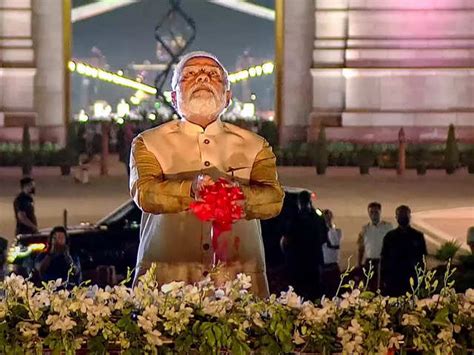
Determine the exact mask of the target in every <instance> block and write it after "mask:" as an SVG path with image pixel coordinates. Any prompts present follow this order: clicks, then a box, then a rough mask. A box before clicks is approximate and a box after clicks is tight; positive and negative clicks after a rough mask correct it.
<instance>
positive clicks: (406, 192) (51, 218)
mask: <svg viewBox="0 0 474 355" xmlns="http://www.w3.org/2000/svg"><path fill="white" fill-rule="evenodd" d="M20 175H21V170H20V168H0V181H1V183H0V211H1V213H0V235H3V236H6V237H8V239H10V240H11V239H12V238H13V231H14V223H13V217H14V216H13V208H12V201H13V199H14V197H15V195H16V194H17V193H18V189H19V187H18V180H19V179H20ZM33 175H34V177H35V179H36V181H37V188H36V191H37V196H36V198H35V202H36V210H37V216H38V220H39V224H40V227H46V226H51V225H55V224H61V223H62V215H63V210H64V209H65V208H66V209H67V210H68V216H69V218H68V221H69V224H76V223H79V222H81V221H96V220H97V219H99V218H100V217H102V216H103V215H105V214H107V213H108V212H110V211H111V210H112V209H114V208H115V207H117V206H119V205H120V204H121V203H122V202H124V201H126V200H127V199H128V198H129V197H128V183H127V178H126V176H125V168H124V166H123V164H121V163H119V162H118V160H117V158H116V157H112V159H111V164H110V176H108V177H101V176H99V167H98V163H94V164H93V165H92V167H91V178H90V183H89V184H87V185H82V184H78V183H75V182H74V179H73V178H72V177H63V176H60V175H59V169H58V168H36V169H35V170H34V171H33ZM279 175H280V180H281V181H282V183H283V184H285V185H287V186H298V187H305V188H309V189H311V190H313V191H315V192H316V194H317V200H316V203H315V204H316V205H317V206H318V207H320V208H329V209H331V210H333V212H334V214H335V222H336V224H337V225H338V226H339V227H340V228H342V231H343V238H344V240H343V243H342V250H341V258H342V260H346V259H347V258H348V257H349V256H350V255H353V257H354V258H353V261H355V260H356V243H355V242H356V238H357V234H358V232H359V230H360V227H361V226H362V224H364V223H367V214H366V207H367V204H368V203H369V202H371V201H374V200H375V201H380V202H381V203H382V204H383V217H384V218H385V219H388V220H390V221H392V222H394V211H395V208H396V207H397V206H398V205H400V204H408V205H409V206H410V207H411V208H412V211H413V213H414V222H415V223H420V224H422V225H421V227H423V230H424V231H425V232H426V233H427V239H428V242H429V246H430V251H431V252H434V250H435V248H436V247H437V246H438V245H439V244H440V243H442V241H443V238H447V239H451V237H456V238H457V239H458V240H460V241H464V240H465V234H466V230H467V226H468V225H474V215H473V211H474V175H468V174H467V173H466V171H459V172H457V173H456V174H454V175H452V176H447V175H446V174H445V173H444V171H429V172H428V174H427V175H426V176H417V175H416V173H415V172H414V171H408V172H407V174H406V175H405V176H403V177H398V176H396V175H395V172H394V171H393V170H379V169H373V171H371V175H369V176H360V175H359V174H358V170H357V169H355V168H329V169H328V173H327V175H325V176H318V175H316V173H315V170H314V168H311V167H282V168H279ZM445 210H449V211H445ZM435 211H436V212H435Z"/></svg>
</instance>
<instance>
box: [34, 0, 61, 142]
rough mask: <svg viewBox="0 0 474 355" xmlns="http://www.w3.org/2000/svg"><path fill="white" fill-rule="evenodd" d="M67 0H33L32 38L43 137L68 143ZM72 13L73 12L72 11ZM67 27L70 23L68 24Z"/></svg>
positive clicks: (36, 97)
mask: <svg viewBox="0 0 474 355" xmlns="http://www.w3.org/2000/svg"><path fill="white" fill-rule="evenodd" d="M67 6H68V0H66V1H57V0H41V1H33V15H34V21H33V36H34V37H33V38H34V48H35V53H36V68H37V74H36V78H35V108H36V111H37V112H38V120H37V126H38V128H39V134H40V139H41V140H43V141H56V142H58V143H60V144H64V143H65V139H66V134H65V124H66V122H68V117H66V114H67V112H68V110H67V107H66V104H67V102H68V100H66V96H67V95H68V93H69V88H68V87H67V86H68V81H67V80H66V76H67V75H69V74H68V73H67V72H66V59H67V58H66V55H65V52H67V48H65V46H68V45H69V43H68V41H70V39H69V38H70V37H69V34H68V33H66V31H65V21H66V22H67V21H69V19H68V18H65V17H64V16H67V14H66V15H65V11H64V10H65V8H64V7H67ZM69 16H70V15H69ZM66 28H67V26H66Z"/></svg>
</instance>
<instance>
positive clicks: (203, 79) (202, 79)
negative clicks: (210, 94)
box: [196, 72, 210, 83]
mask: <svg viewBox="0 0 474 355" xmlns="http://www.w3.org/2000/svg"><path fill="white" fill-rule="evenodd" d="M196 80H197V82H198V83H202V82H205V83H208V82H209V81H210V79H209V75H207V73H204V72H201V74H199V75H198V77H197V79H196Z"/></svg>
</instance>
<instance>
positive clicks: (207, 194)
mask: <svg viewBox="0 0 474 355" xmlns="http://www.w3.org/2000/svg"><path fill="white" fill-rule="evenodd" d="M199 197H200V199H199V200H197V201H193V202H191V205H190V208H191V210H192V211H193V213H194V214H195V215H196V217H197V218H199V219H200V220H201V221H211V222H212V231H211V241H212V248H213V249H214V263H215V264H217V262H219V261H224V260H222V256H220V255H219V254H218V253H217V249H218V238H219V236H220V235H221V233H222V232H227V231H230V230H231V229H232V223H234V222H235V221H237V220H239V219H241V218H242V217H243V216H244V209H243V207H242V204H240V203H239V201H243V200H244V199H245V197H244V194H243V192H242V190H241V189H240V187H238V186H236V185H235V184H233V183H232V182H229V181H227V180H226V179H223V178H220V179H218V180H217V181H216V182H215V183H214V184H213V185H208V186H204V188H203V189H202V190H201V191H200V193H199Z"/></svg>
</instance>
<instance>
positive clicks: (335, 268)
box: [322, 210, 342, 297]
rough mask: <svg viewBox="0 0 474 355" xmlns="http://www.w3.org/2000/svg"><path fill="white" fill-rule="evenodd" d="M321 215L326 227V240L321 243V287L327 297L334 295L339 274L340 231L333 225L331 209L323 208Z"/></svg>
mask: <svg viewBox="0 0 474 355" xmlns="http://www.w3.org/2000/svg"><path fill="white" fill-rule="evenodd" d="M323 217H324V221H325V222H326V227H327V229H328V236H327V240H326V242H325V243H324V244H323V257H324V267H323V275H322V280H323V288H324V294H325V295H326V296H327V297H334V296H335V293H336V291H337V287H338V286H339V280H340V276H341V270H340V268H339V251H340V247H341V238H342V231H341V230H340V229H339V228H336V226H335V225H334V223H333V220H334V214H333V213H332V211H331V210H324V211H323Z"/></svg>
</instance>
